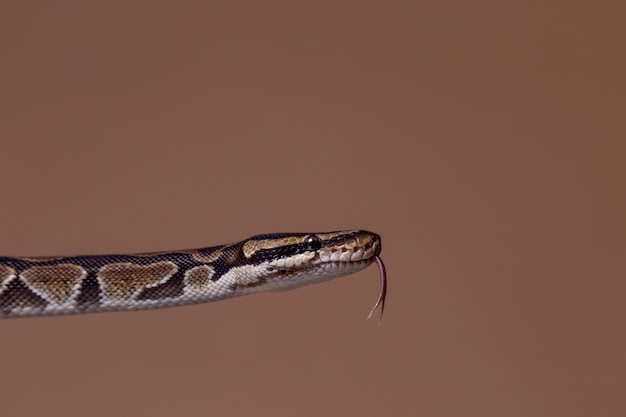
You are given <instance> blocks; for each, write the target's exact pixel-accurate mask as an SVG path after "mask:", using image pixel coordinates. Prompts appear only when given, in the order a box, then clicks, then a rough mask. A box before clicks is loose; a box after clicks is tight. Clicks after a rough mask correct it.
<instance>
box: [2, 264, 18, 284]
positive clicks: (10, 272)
mask: <svg viewBox="0 0 626 417" xmlns="http://www.w3.org/2000/svg"><path fill="white" fill-rule="evenodd" d="M14 276H15V270H14V269H13V268H9V267H8V266H6V265H0V284H3V283H4V282H5V281H8V280H10V279H11V278H13V277H14Z"/></svg>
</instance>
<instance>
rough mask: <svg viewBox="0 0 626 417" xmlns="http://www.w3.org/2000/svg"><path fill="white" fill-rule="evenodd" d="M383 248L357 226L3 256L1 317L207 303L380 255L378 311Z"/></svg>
mask: <svg viewBox="0 0 626 417" xmlns="http://www.w3.org/2000/svg"><path fill="white" fill-rule="evenodd" d="M380 251H381V241H380V236H378V235H377V234H375V233H372V232H368V231H363V230H358V231H357V230H350V231H339V232H329V233H274V234H265V235H257V236H253V237H251V238H249V239H246V240H243V241H240V242H236V243H231V244H226V245H220V246H212V247H206V248H199V249H189V250H176V251H169V252H153V253H137V254H127V255H80V256H64V257H54V258H44V257H35V258H26V257H21V258H17V257H0V318H11V317H28V316H45V315H58V314H79V313H92V312H101V311H115V310H121V311H125V310H139V309H150V308H160V307H169V306H176V305H187V304H196V303H205V302H211V301H218V300H223V299H227V298H233V297H238V296H242V295H246V294H252V293H256V292H264V291H283V290H290V289H294V288H298V287H302V286H305V285H309V284H314V283H318V282H323V281H328V280H330V279H333V278H338V277H341V276H344V275H348V274H351V273H354V272H357V271H360V270H362V269H364V268H366V267H368V266H369V265H370V264H371V263H372V262H374V261H376V262H377V263H378V266H379V269H380V271H381V293H380V295H379V299H378V301H377V303H376V305H375V306H374V309H375V308H376V307H377V306H378V305H379V304H381V302H382V306H383V307H384V298H385V288H386V278H385V273H384V266H383V264H382V261H381V260H380V258H379V254H380ZM374 309H372V312H373V311H374ZM381 314H382V309H381ZM370 315H371V313H370Z"/></svg>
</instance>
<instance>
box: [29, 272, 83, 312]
mask: <svg viewBox="0 0 626 417" xmlns="http://www.w3.org/2000/svg"><path fill="white" fill-rule="evenodd" d="M85 275H87V272H86V271H85V270H84V269H83V268H82V267H80V266H78V265H73V264H59V265H48V266H33V267H31V268H28V269H26V270H25V271H23V272H22V273H21V274H20V278H21V279H22V281H24V283H25V284H26V285H27V286H28V287H30V288H31V289H32V290H33V291H34V292H35V293H36V294H39V295H40V296H42V297H44V298H48V299H50V300H52V301H53V302H54V303H56V304H64V303H66V302H67V301H68V300H69V299H70V298H71V297H72V295H74V294H75V293H76V288H77V287H78V284H79V283H80V280H82V279H83V278H84V277H85Z"/></svg>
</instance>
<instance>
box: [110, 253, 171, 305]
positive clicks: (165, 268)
mask: <svg viewBox="0 0 626 417" xmlns="http://www.w3.org/2000/svg"><path fill="white" fill-rule="evenodd" d="M177 270H178V267H177V266H176V265H175V264H174V263H172V262H165V261H164V262H157V263H154V264H150V265H137V264H132V263H128V262H121V263H114V264H109V265H105V266H103V267H102V268H100V270H99V271H98V279H99V281H100V283H101V289H102V293H103V294H104V296H105V297H107V298H108V299H110V300H129V299H131V298H133V297H134V296H135V295H136V294H138V293H139V291H140V290H141V289H143V288H146V287H147V286H157V285H158V284H159V283H163V282H165V281H166V280H167V279H169V278H170V277H171V276H172V275H174V274H175V273H176V271H177Z"/></svg>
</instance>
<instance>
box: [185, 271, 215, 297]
mask: <svg viewBox="0 0 626 417" xmlns="http://www.w3.org/2000/svg"><path fill="white" fill-rule="evenodd" d="M213 275H215V269H213V268H212V267H210V266H207V265H202V266H196V267H195V268H191V269H190V270H189V271H187V272H186V273H185V286H187V287H188V288H189V289H190V290H191V291H204V290H206V289H207V288H208V287H209V286H211V285H212V284H213V281H211V278H212V277H213Z"/></svg>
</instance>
